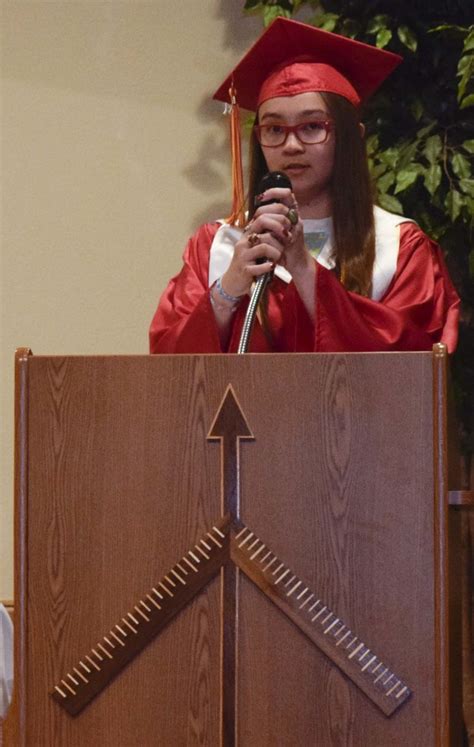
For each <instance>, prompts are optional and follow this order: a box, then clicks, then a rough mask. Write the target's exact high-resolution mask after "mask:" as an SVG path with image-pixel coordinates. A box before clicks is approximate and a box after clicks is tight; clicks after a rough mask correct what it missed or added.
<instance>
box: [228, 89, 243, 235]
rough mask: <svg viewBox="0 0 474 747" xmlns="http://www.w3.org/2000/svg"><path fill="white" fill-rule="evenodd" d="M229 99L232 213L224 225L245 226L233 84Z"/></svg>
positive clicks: (239, 137)
mask: <svg viewBox="0 0 474 747" xmlns="http://www.w3.org/2000/svg"><path fill="white" fill-rule="evenodd" d="M229 97H230V147H231V156H232V213H231V214H230V215H229V217H228V218H226V223H230V224H231V225H234V226H241V227H242V226H244V225H245V205H244V200H245V197H244V178H243V173H242V147H241V133H240V109H239V105H238V104H237V98H236V90H235V87H234V84H233V83H232V86H231V87H230V88H229Z"/></svg>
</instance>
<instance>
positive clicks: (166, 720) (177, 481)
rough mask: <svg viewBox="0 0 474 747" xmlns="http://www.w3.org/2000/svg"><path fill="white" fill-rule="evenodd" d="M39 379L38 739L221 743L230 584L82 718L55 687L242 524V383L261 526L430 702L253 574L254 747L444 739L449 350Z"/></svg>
mask: <svg viewBox="0 0 474 747" xmlns="http://www.w3.org/2000/svg"><path fill="white" fill-rule="evenodd" d="M27 365H28V389H29V399H28V401H29V407H28V434H27V435H28V443H27V453H28V481H27V486H28V495H27V507H28V532H27V534H26V536H25V538H24V541H25V547H24V560H25V562H26V563H27V568H28V574H27V575H28V579H27V590H28V599H27V601H26V600H25V597H24V595H23V596H20V597H19V599H20V600H22V601H21V602H20V603H21V604H23V606H24V614H25V616H26V629H27V631H28V634H27V635H26V633H25V632H23V639H22V645H24V646H25V649H26V660H27V663H28V666H27V676H26V675H25V681H24V682H23V683H17V686H18V687H23V688H24V689H25V701H26V703H27V707H26V712H25V717H24V718H25V720H24V722H22V723H21V724H20V732H21V733H20V734H19V737H18V743H24V744H28V745H30V744H31V745H35V746H36V745H47V746H48V747H49V745H59V746H60V747H69V745H71V746H72V745H81V746H82V745H92V744H102V745H111V746H112V745H113V746H114V747H115V746H119V747H121V746H123V747H128V746H129V745H137V746H140V747H142V746H143V747H147V746H148V745H188V744H201V745H216V744H219V740H220V729H221V724H220V704H221V695H222V692H221V690H222V688H221V623H222V615H223V612H222V597H221V584H222V580H221V579H219V578H216V579H215V580H214V581H212V582H211V583H210V585H209V586H208V587H207V588H206V589H205V590H204V591H203V592H202V593H201V594H200V595H199V596H198V597H197V598H196V599H195V600H194V601H193V602H191V603H190V604H189V605H188V606H187V607H186V608H185V609H184V610H183V611H182V612H181V613H180V614H179V615H178V616H177V617H176V618H175V619H174V620H173V621H172V623H170V624H169V625H168V626H167V627H166V628H165V629H164V630H163V631H162V632H161V633H160V635H159V636H158V637H157V638H156V639H155V640H154V641H153V642H152V643H151V644H150V645H149V646H148V647H147V648H146V649H145V650H144V651H143V652H142V653H141V654H139V656H138V657H136V658H135V659H134V661H133V662H132V663H131V664H130V665H129V666H128V667H127V668H126V669H125V670H124V671H123V672H122V673H121V674H120V675H119V676H118V677H117V678H116V679H115V680H114V682H113V683H112V684H111V685H110V686H109V687H108V688H107V689H106V690H105V691H104V692H103V693H102V694H101V695H99V696H98V697H97V698H96V699H95V700H94V701H93V702H92V703H91V704H90V705H89V706H88V707H87V708H86V709H85V710H84V711H83V712H82V713H81V714H80V715H79V716H78V717H76V718H71V717H70V716H69V715H68V714H67V713H66V712H65V711H64V710H63V709H62V708H60V707H58V705H57V704H56V703H55V702H54V701H53V700H52V699H51V698H50V697H49V695H48V693H49V691H50V690H51V688H52V687H53V686H54V684H55V682H57V681H58V680H60V679H61V677H62V676H63V674H64V672H67V671H68V668H69V667H71V666H73V665H74V664H75V662H76V661H77V660H78V659H79V658H80V657H81V656H82V655H83V653H84V651H85V650H88V649H89V647H90V646H91V645H93V644H94V643H95V642H96V641H97V640H100V639H101V637H102V636H103V635H104V633H106V632H107V630H110V627H111V625H113V624H114V623H115V622H116V621H117V620H118V619H120V617H121V615H122V614H123V611H124V609H125V610H127V609H131V608H133V604H135V603H136V600H137V599H138V598H141V597H142V595H143V594H145V593H146V592H147V591H148V590H149V588H150V587H151V586H153V584H154V582H155V580H156V578H157V577H160V576H161V575H162V574H163V573H165V572H166V571H167V569H169V568H171V567H172V566H173V565H174V563H176V562H177V560H178V559H179V558H180V557H181V556H182V555H183V554H184V553H185V552H186V551H187V549H188V548H189V547H190V546H192V544H194V543H195V542H197V540H198V539H199V538H200V537H201V535H203V534H204V533H205V532H207V531H208V530H209V528H210V527H212V524H213V523H214V522H215V520H216V518H218V517H219V516H220V515H221V505H220V488H221V483H220V477H221V472H220V470H221V466H220V449H219V446H218V445H217V444H213V443H210V442H209V441H208V440H207V434H208V432H209V428H210V426H211V423H212V422H213V418H214V416H215V413H216V411H217V409H218V407H219V404H220V403H221V401H222V397H223V395H224V393H225V391H226V388H227V386H228V384H232V386H233V388H234V391H235V393H236V396H237V397H238V400H239V403H240V405H241V407H242V410H243V412H244V414H245V417H246V419H247V422H248V424H249V427H250V428H251V430H252V433H253V435H254V438H255V440H254V441H249V442H244V443H242V444H241V453H240V491H241V516H242V520H243V521H244V522H245V524H246V525H247V526H249V527H252V528H253V529H254V530H255V532H256V533H257V534H258V536H259V537H260V538H261V539H262V540H263V541H264V542H267V543H268V545H269V546H271V547H272V549H273V550H274V552H275V553H276V554H277V555H279V556H281V557H282V558H285V562H286V563H287V564H288V565H289V566H291V568H292V569H293V570H294V572H295V573H297V574H298V576H299V577H301V578H304V579H305V581H307V583H308V584H311V586H312V587H314V588H316V589H318V590H319V591H320V592H321V594H322V595H324V599H325V600H327V602H328V604H329V605H330V608H331V609H332V610H334V611H335V612H336V613H337V614H338V615H340V616H341V618H343V619H344V620H345V621H347V624H348V625H350V626H351V628H352V629H354V630H356V631H357V634H358V635H359V636H360V637H361V638H362V639H363V640H366V641H368V642H369V641H370V645H371V647H372V648H373V650H374V651H376V652H377V653H378V654H379V655H380V657H381V658H382V659H383V660H384V661H387V662H388V663H389V664H390V666H391V667H392V668H393V669H394V670H395V671H396V672H397V674H398V675H399V676H400V677H401V678H403V680H404V681H406V682H409V684H410V687H411V688H412V690H413V696H412V697H411V699H410V700H409V701H408V702H407V703H406V704H405V705H404V706H403V707H402V708H401V709H399V710H398V711H396V712H395V713H394V714H393V716H392V717H390V718H387V717H386V716H384V715H383V714H382V713H381V712H380V710H379V709H378V708H377V707H376V706H375V705H374V704H373V703H371V702H370V701H369V700H368V698H367V697H366V696H365V695H364V694H363V693H361V692H360V691H359V690H358V688H356V687H354V685H353V684H352V682H350V680H348V679H347V678H346V677H345V676H344V675H343V674H341V673H340V671H339V670H338V669H337V668H336V667H334V665H332V664H331V663H330V662H329V660H328V659H327V658H326V657H325V656H324V654H322V653H321V652H320V651H319V650H318V649H317V648H315V647H314V646H313V645H312V644H311V642H310V641H308V639H307V638H306V636H304V635H303V634H302V633H301V632H300V631H299V630H298V629H297V628H296V627H295V625H294V624H292V623H291V621H290V620H289V619H288V618H287V617H286V616H285V615H283V614H282V613H281V611H280V610H279V609H278V608H277V607H276V606H275V605H273V604H272V603H271V601H270V600H269V599H268V598H266V597H265V596H264V595H263V594H262V593H261V592H260V591H259V589H257V588H256V587H255V586H254V585H253V584H252V582H251V581H250V580H248V579H247V578H245V577H243V575H242V574H240V583H239V605H238V655H237V662H236V669H237V670H238V676H237V682H238V692H237V742H238V744H239V745H245V747H247V746H248V747H253V746H254V745H255V747H265V746H266V745H268V746H270V745H271V746H272V747H273V746H274V745H295V746H296V745H298V746H300V745H321V746H322V747H326V746H330V745H355V746H359V745H360V747H362V746H364V747H365V746H366V745H374V747H376V746H378V745H384V747H385V745H410V744H413V735H414V734H416V735H417V742H416V744H417V747H418V745H420V746H421V747H422V746H423V745H426V746H427V747H431V746H432V745H434V744H435V701H436V683H435V672H436V670H435V608H434V600H435V589H434V586H435V552H434V524H433V500H434V463H433V450H434V443H433V427H434V423H433V406H432V391H433V374H432V356H431V354H430V353H413V354H412V353H403V354H382V353H378V354H360V355H319V356H315V355H310V354H308V355H304V354H301V355H278V356H276V355H260V356H255V355H247V356H238V357H237V356H169V357H168V356H161V357H117V358H106V357H104V358H100V357H94V358H90V357H84V358H81V357H77V358H59V357H57V358H55V357H35V356H34V357H32V358H30V359H29V360H28V364H27ZM441 531H443V529H441ZM23 584H25V581H24V580H23ZM24 590H25V589H24V586H23V591H24ZM20 592H21V589H20ZM447 632H448V631H447V630H446V631H444V632H443V631H442V635H447ZM22 740H23V742H22Z"/></svg>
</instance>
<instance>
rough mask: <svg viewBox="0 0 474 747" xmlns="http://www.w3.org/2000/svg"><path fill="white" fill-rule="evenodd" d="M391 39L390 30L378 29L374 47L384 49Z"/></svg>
mask: <svg viewBox="0 0 474 747" xmlns="http://www.w3.org/2000/svg"><path fill="white" fill-rule="evenodd" d="M391 38H392V32H391V31H390V29H380V31H378V32H377V36H376V37H375V46H376V47H378V48H379V49H384V48H385V47H386V46H387V44H388V43H389V41H390V39H391Z"/></svg>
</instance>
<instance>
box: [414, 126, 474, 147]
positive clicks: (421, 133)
mask: <svg viewBox="0 0 474 747" xmlns="http://www.w3.org/2000/svg"><path fill="white" fill-rule="evenodd" d="M435 124H436V122H431V124H429V125H426V127H422V128H421V130H418V132H417V133H416V135H417V137H418V138H420V139H421V138H424V137H425V135H427V134H428V133H429V132H431V130H432V129H433V127H434V126H435ZM473 142H474V140H473Z"/></svg>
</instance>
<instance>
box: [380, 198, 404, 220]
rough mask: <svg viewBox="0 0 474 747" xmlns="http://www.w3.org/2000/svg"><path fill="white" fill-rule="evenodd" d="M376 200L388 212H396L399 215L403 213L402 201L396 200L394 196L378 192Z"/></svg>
mask: <svg viewBox="0 0 474 747" xmlns="http://www.w3.org/2000/svg"><path fill="white" fill-rule="evenodd" d="M377 201H378V204H379V205H380V207H382V208H384V210H389V211H390V212H392V213H398V214H399V215H401V214H402V213H403V208H402V203H401V202H400V200H397V198H396V197H393V195H388V194H386V193H381V194H379V196H378V200H377Z"/></svg>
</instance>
